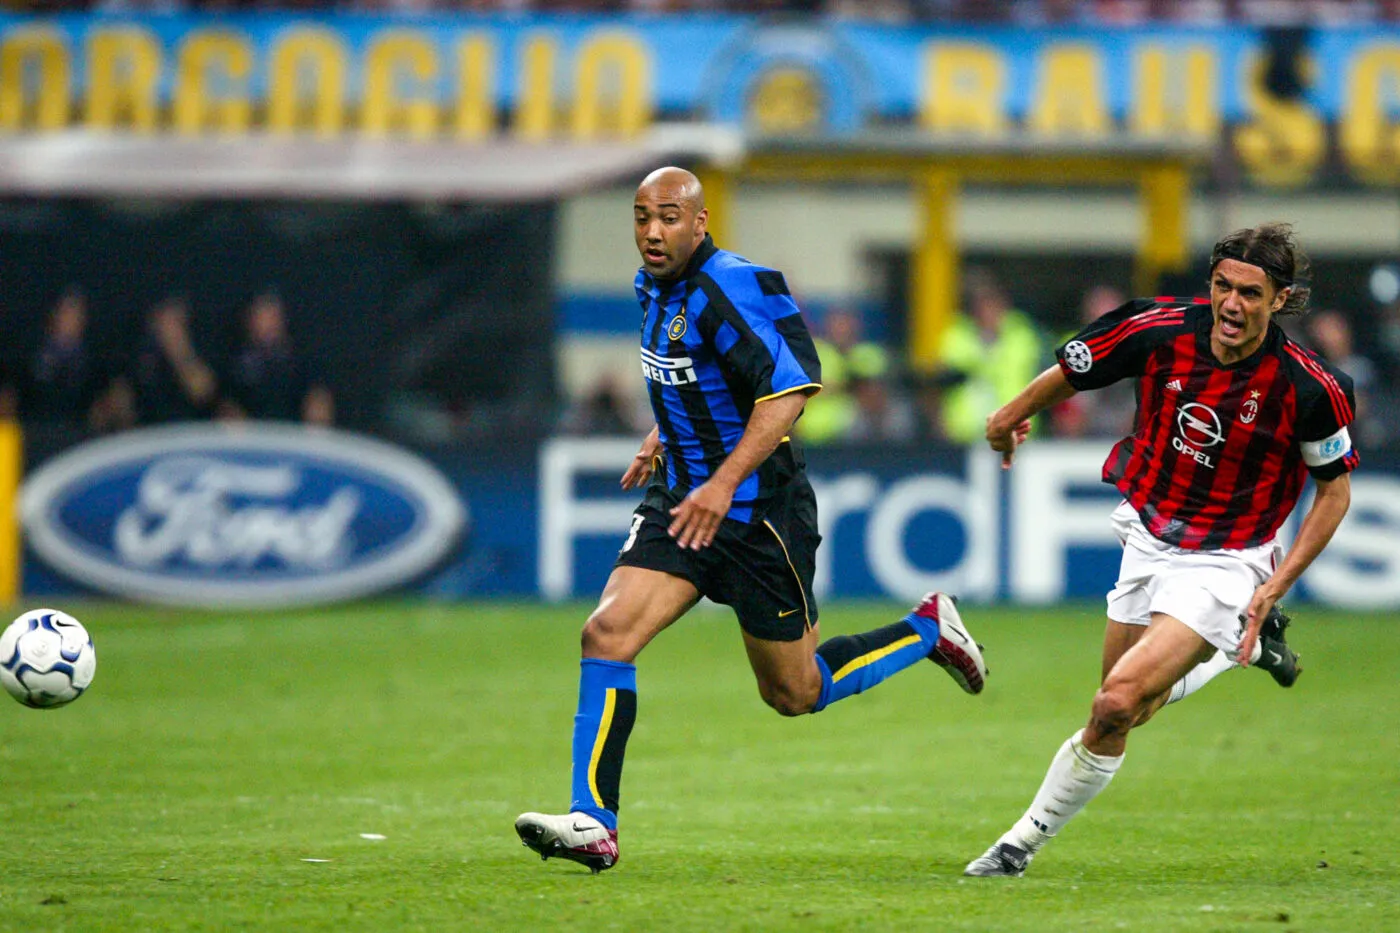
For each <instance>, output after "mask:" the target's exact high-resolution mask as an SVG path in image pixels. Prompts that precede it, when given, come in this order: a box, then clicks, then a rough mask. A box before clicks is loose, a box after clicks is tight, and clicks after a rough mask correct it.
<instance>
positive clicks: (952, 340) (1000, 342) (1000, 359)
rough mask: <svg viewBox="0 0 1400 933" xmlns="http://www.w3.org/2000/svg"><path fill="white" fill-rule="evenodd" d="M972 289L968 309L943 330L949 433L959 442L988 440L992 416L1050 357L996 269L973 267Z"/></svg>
mask: <svg viewBox="0 0 1400 933" xmlns="http://www.w3.org/2000/svg"><path fill="white" fill-rule="evenodd" d="M966 294H967V311H966V312H964V313H962V314H959V315H957V317H955V318H954V319H953V322H952V324H951V325H950V326H949V327H948V331H947V333H945V334H944V335H943V344H942V349H941V350H940V352H939V358H938V368H937V371H936V372H935V380H936V382H937V384H938V385H940V386H941V387H942V390H943V408H942V421H943V434H944V435H945V436H946V437H947V438H948V439H949V440H951V441H953V442H954V443H957V444H973V443H977V442H979V441H981V440H982V437H983V432H984V431H985V429H986V421H987V415H989V414H991V413H992V412H993V411H994V410H996V409H997V408H998V407H1000V406H1001V405H1004V404H1005V403H1006V402H1009V401H1010V400H1011V399H1012V398H1013V397H1014V396H1015V395H1016V393H1017V392H1019V391H1021V388H1022V387H1023V386H1024V385H1025V384H1026V383H1028V382H1030V381H1031V379H1033V378H1035V375H1036V373H1037V372H1038V370H1039V367H1040V364H1041V361H1042V358H1043V356H1044V347H1043V345H1042V343H1041V339H1040V335H1039V334H1038V333H1037V331H1036V328H1035V325H1034V324H1033V323H1032V322H1031V319H1030V318H1029V317H1027V316H1026V315H1025V314H1023V313H1021V312H1020V311H1017V310H1016V309H1015V308H1013V307H1011V301H1010V299H1009V298H1008V297H1007V294H1006V290H1005V289H1004V288H1002V286H1001V283H1000V282H998V281H997V279H996V278H995V277H994V276H993V275H992V274H991V273H990V272H988V271H987V270H985V269H972V270H970V271H969V272H968V274H967V289H966Z"/></svg>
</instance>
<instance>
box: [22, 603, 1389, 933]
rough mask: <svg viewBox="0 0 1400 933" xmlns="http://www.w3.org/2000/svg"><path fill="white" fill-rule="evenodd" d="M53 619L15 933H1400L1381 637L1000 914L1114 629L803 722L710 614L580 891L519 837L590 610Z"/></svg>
mask: <svg viewBox="0 0 1400 933" xmlns="http://www.w3.org/2000/svg"><path fill="white" fill-rule="evenodd" d="M68 608H70V610H71V611H73V612H75V614H76V615H77V616H78V617H79V618H80V619H81V620H82V621H83V622H84V623H85V624H87V626H88V628H89V630H90V631H91V632H92V633H93V637H94V639H95V642H96V644H97V649H98V658H99V665H98V671H97V679H96V682H95V683H94V686H93V689H92V690H91V691H90V692H89V694H88V695H86V696H84V697H83V698H81V699H80V700H79V701H77V703H75V704H74V705H72V706H70V707H68V708H65V709H62V710H57V711H51V712H43V711H34V710H27V709H24V708H23V707H21V706H19V705H18V704H10V703H9V702H8V701H6V702H5V703H4V705H3V706H0V834H2V838H3V843H0V852H3V856H0V866H3V867H0V929H17V930H18V929H24V930H61V929H70V930H83V931H90V930H133V929H172V928H173V929H237V928H270V927H274V926H275V927H281V928H292V929H328V930H329V929H334V930H390V929H393V930H400V929H404V930H407V929H434V930H437V929H465V928H469V927H471V928H480V929H520V928H528V927H549V928H562V929H569V928H576V929H581V930H583V929H586V930H599V929H616V930H649V929H661V928H664V929H667V930H728V929H734V930H739V929H748V930H765V931H767V930H786V929H793V930H796V929H801V930H804V931H807V930H817V929H897V930H907V929H938V930H991V929H995V930H998V931H1017V930H1026V931H1031V930H1033V931H1053V930H1075V931H1080V930H1086V929H1103V930H1114V929H1124V930H1133V931H1183V930H1300V931H1323V930H1336V931H1356V930H1367V931H1378V930H1393V929H1400V895H1397V891H1400V886H1397V883H1396V878H1397V877H1400V854H1397V850H1396V847H1395V845H1394V841H1395V839H1396V838H1397V837H1398V836H1400V815H1397V801H1398V800H1400V779H1398V778H1397V773H1398V769H1400V743H1398V742H1397V738H1396V731H1395V721H1396V718H1397V713H1400V678H1397V676H1396V659H1397V658H1400V626H1397V624H1396V623H1397V622H1400V618H1397V617H1396V616H1394V615H1384V616H1382V615H1369V616H1366V615H1361V616H1356V615H1348V614H1343V613H1338V612H1334V611H1327V612H1323V611H1321V610H1317V609H1313V608H1307V607H1302V606H1299V607H1298V610H1299V611H1298V612H1297V613H1296V618H1297V622H1296V623H1295V625H1294V628H1293V629H1292V630H1291V632H1290V635H1292V638H1293V641H1294V642H1295V643H1296V644H1297V646H1298V647H1299V648H1300V650H1302V651H1303V653H1304V662H1305V666H1306V669H1307V672H1306V674H1304V676H1303V678H1302V680H1301V681H1300V682H1299V684H1298V686H1297V687H1295V688H1294V689H1293V690H1290V691H1284V690H1280V689H1279V688H1277V687H1275V686H1274V684H1273V682H1272V681H1271V680H1269V678H1268V677H1267V676H1266V675H1265V674H1263V673H1262V672H1257V671H1243V672H1241V671H1235V672H1231V673H1229V674H1226V675H1225V676H1223V677H1222V678H1220V679H1219V680H1217V681H1216V682H1214V683H1212V684H1211V685H1210V686H1209V687H1208V688H1206V689H1205V690H1204V691H1202V692H1201V693H1199V694H1197V695H1195V696H1193V697H1191V698H1190V699H1189V700H1188V701H1186V702H1185V703H1183V704H1180V705H1177V706H1174V707H1171V708H1169V709H1167V710H1166V711H1164V712H1163V713H1162V714H1161V715H1160V716H1159V718H1158V719H1157V720H1156V721H1155V722H1153V723H1152V724H1150V725H1148V726H1147V727H1145V728H1144V729H1143V730H1141V731H1140V732H1138V733H1136V734H1135V735H1134V737H1133V739H1132V740H1131V742H1130V743H1129V753H1128V757H1127V760H1126V762H1125V764H1124V767H1123V770H1122V771H1121V772H1120V774H1119V776H1118V778H1117V779H1116V780H1115V781H1114V783H1113V785H1112V786H1110V788H1109V789H1108V790H1107V791H1106V792H1105V793H1104V795H1103V796H1101V797H1100V798H1099V799H1098V800H1097V801H1095V802H1094V803H1093V804H1092V805H1091V806H1090V807H1089V808H1088V809H1087V810H1086V811H1085V813H1084V814H1082V815H1081V816H1080V817H1079V818H1078V819H1077V820H1076V821H1075V822H1074V823H1072V824H1071V825H1070V826H1069V827H1068V828H1067V829H1066V830H1065V832H1064V833H1063V834H1062V836H1061V838H1060V839H1058V840H1056V842H1054V843H1053V844H1052V845H1051V846H1050V847H1049V848H1047V849H1046V850H1045V852H1044V853H1043V854H1042V855H1041V856H1040V857H1039V858H1038V859H1037V861H1036V863H1035V864H1034V865H1033V866H1032V868H1031V871H1030V873H1029V874H1028V875H1027V876H1026V877H1025V878H1023V879H1019V880H1007V879H993V880H981V879H964V878H962V877H961V871H962V867H963V865H964V864H965V863H966V862H967V861H968V860H969V859H971V858H972V857H974V856H976V855H979V854H981V852H982V851H983V850H984V849H985V848H986V847H987V846H988V845H990V844H991V842H992V841H993V840H994V839H995V838H996V837H997V836H998V835H999V834H1000V832H1001V831H1002V830H1003V829H1004V828H1006V827H1007V826H1008V825H1009V824H1010V823H1011V822H1012V821H1013V820H1014V819H1015V818H1016V817H1017V816H1018V815H1019V814H1020V813H1021V811H1022V810H1023V809H1024V807H1025V805H1026V804H1027V803H1028V802H1029V800H1030V797H1031V795H1032V794H1033V793H1034V792H1035V789H1036V787H1037V786H1038V785H1039V782H1040V779H1041V777H1042V775H1043V774H1044V771H1045V768H1046V766H1047V764H1048V763H1049V761H1050V758H1051V756H1052V755H1053V754H1054V752H1055V749H1056V748H1057V747H1058V746H1059V745H1060V743H1061V742H1062V741H1063V740H1064V738H1065V737H1066V736H1067V735H1069V734H1070V733H1071V732H1072V731H1073V730H1074V729H1076V728H1077V727H1078V726H1080V725H1081V724H1082V722H1083V720H1084V719H1085V716H1086V714H1087V710H1088V703H1089V699H1090V697H1091V695H1092V693H1093V689H1094V685H1095V682H1096V680H1097V676H1098V653H1099V640H1100V637H1101V632H1102V621H1101V616H1100V614H1099V613H1100V609H1099V607H1098V606H1096V605H1095V606H1084V607H1078V608H1070V609H1063V610H1058V611H1027V610H1010V609H1004V608H1001V609H991V608H986V609H977V608H969V609H967V610H966V618H967V621H968V624H969V626H970V628H971V629H972V631H973V632H974V634H975V635H976V636H977V637H978V638H979V639H981V640H982V641H984V642H985V643H986V644H987V646H988V663H989V664H990V665H991V669H992V673H991V677H990V680H989V686H988V688H987V692H986V693H984V694H983V695H982V696H980V697H969V696H966V695H964V694H963V693H961V692H960V691H959V690H958V689H957V687H956V686H955V685H954V684H953V683H952V681H951V680H950V679H949V678H948V677H947V676H946V675H945V674H944V673H942V672H941V671H940V670H938V668H936V667H935V666H934V665H932V664H928V665H920V666H919V667H916V668H915V669H913V670H912V671H908V672H906V673H904V674H902V675H901V676H900V677H898V678H896V679H895V680H894V681H892V682H890V683H887V684H885V685H884V686H882V687H881V688H880V689H879V690H876V691H875V692H873V693H871V694H869V695H867V696H862V697H856V698H854V699H852V700H849V701H846V702H843V703H841V704H838V705H837V706H834V707H832V708H831V709H830V710H828V711H826V712H824V713H823V714H821V715H820V716H810V717H801V718H798V719H795V720H783V719H781V718H780V717H778V716H777V715H775V714H773V713H772V712H771V711H769V710H768V709H767V708H766V707H764V706H763V705H762V703H761V702H760V701H759V699H758V696H757V693H756V691H755V689H754V686H753V682H752V676H751V674H750V673H749V671H748V668H747V664H746V662H745V660H744V653H743V649H742V646H741V643H740V640H739V636H738V631H737V627H736V625H735V624H734V623H733V621H732V618H731V617H730V616H729V614H728V613H727V612H724V611H714V612H705V611H700V612H697V613H694V614H692V615H691V616H690V617H689V618H687V619H686V620H684V621H683V622H682V623H681V624H679V625H677V626H676V627H674V628H673V629H672V630H671V631H669V632H666V633H665V634H663V635H662V636H661V637H660V638H659V639H657V641H656V642H655V643H654V644H653V645H652V646H651V647H650V648H649V649H648V650H647V652H646V654H645V655H644V656H643V658H642V659H641V660H642V664H641V666H640V671H639V678H638V679H639V715H638V722H637V726H636V729H635V731H634V733H633V736H632V741H631V744H630V746H629V748H628V765H627V771H626V774H625V777H624V779H623V785H622V797H623V813H622V836H621V843H622V861H621V862H620V864H619V866H618V867H617V868H615V869H614V870H612V871H610V872H606V873H604V874H602V875H599V876H596V877H594V876H591V875H589V874H588V872H587V871H586V870H585V869H583V868H581V867H580V866H577V865H574V864H571V863H568V862H564V861H558V860H556V861H551V862H548V863H541V862H540V861H539V860H538V858H537V857H536V856H534V854H533V853H530V852H529V851H527V850H525V849H523V848H522V847H521V846H520V845H519V843H518V841H517V840H516V838H515V834H514V832H513V831H512V829H511V821H512V820H513V818H514V817H515V815H516V814H517V813H518V812H520V811H522V810H531V809H539V810H545V811H547V812H549V811H556V810H558V809H559V808H561V807H563V806H565V805H566V802H567V788H568V769H569V760H568V743H569V729H570V724H571V721H572V716H573V712H574V702H575V693H576V674H577V629H578V626H579V624H580V622H581V620H582V618H583V615H584V613H585V611H586V610H585V608H583V607H577V606H575V607H568V608H541V607H535V606H524V605H518V606H517V605H477V606H460V607H457V606H454V607H445V606H436V605H426V604H417V603H415V604H394V603H386V604H376V605H368V606H357V607H352V608H343V609H334V610H326V611H318V612H298V613H287V614H282V615H275V614H267V615H247V614H242V615H233V614H225V615H201V614H196V613H175V612H171V611H168V610H149V609H136V608H130V607H113V606H108V605H88V606H75V607H68ZM898 612H899V609H898V607H895V606H892V605H845V606H841V605H836V606H832V607H830V608H828V609H827V611H826V613H825V618H824V628H825V630H826V632H827V634H834V633H835V632H838V631H857V630H861V629H866V628H870V627H873V626H875V625H877V624H881V623H884V622H886V621H888V620H890V619H891V618H893V617H895V616H897V614H898ZM361 833H378V834H382V835H384V836H385V837H387V838H385V839H384V840H382V841H376V840H367V839H364V838H362V837H361V835H360V834H361ZM305 859H327V860H329V861H326V862H308V861H304V860H305Z"/></svg>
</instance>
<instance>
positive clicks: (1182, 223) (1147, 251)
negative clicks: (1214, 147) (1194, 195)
mask: <svg viewBox="0 0 1400 933" xmlns="http://www.w3.org/2000/svg"><path fill="white" fill-rule="evenodd" d="M1141 188H1142V224H1143V227H1142V241H1141V242H1140V243H1139V244H1138V256H1137V263H1136V265H1135V268H1134V269H1133V291H1134V293H1135V294H1138V295H1150V294H1153V293H1154V292H1156V291H1157V280H1158V278H1159V277H1160V276H1161V274H1162V273H1163V272H1168V271H1172V272H1176V271H1180V270H1182V269H1185V268H1186V265H1187V263H1188V262H1189V261H1190V259H1191V257H1190V255H1189V253H1190V237H1189V234H1188V231H1187V229H1186V228H1187V219H1186V212H1187V204H1188V203H1189V202H1190V199H1191V178H1190V174H1189V172H1188V170H1187V168H1186V166H1184V165H1181V164H1173V163H1166V164H1161V165H1153V166H1150V167H1148V168H1145V169H1144V170H1143V172H1142V182H1141Z"/></svg>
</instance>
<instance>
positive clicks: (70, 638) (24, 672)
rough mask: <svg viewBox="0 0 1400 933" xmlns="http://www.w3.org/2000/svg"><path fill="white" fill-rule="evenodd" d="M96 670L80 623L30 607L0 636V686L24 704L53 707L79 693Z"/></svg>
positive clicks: (89, 641) (90, 648)
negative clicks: (30, 609) (28, 610)
mask: <svg viewBox="0 0 1400 933" xmlns="http://www.w3.org/2000/svg"><path fill="white" fill-rule="evenodd" d="M96 671H97V651H96V650H95V649H94V648H93V647H92V639H91V638H89V637H88V633H87V629H85V628H83V626H82V623H80V622H79V621H78V620H77V619H75V618H73V617H72V616H70V615H67V614H66V613H62V612H58V611H56V610H53V609H34V610H32V611H30V612H26V613H25V614H24V615H22V616H20V617H19V618H18V619H15V620H14V621H13V622H11V623H10V627H9V628H7V629H5V633H4V634H3V635H0V684H4V685H5V689H6V690H8V691H10V696H12V697H14V698H15V699H16V700H19V701H20V702H21V703H23V704H24V705H25V706H32V707H34V708H35V709H53V708H54V707H56V706H62V705H63V704H65V703H71V702H73V701H74V700H76V699H77V698H78V697H80V696H82V695H83V691H84V690H86V689H87V688H88V685H89V684H91V683H92V675H93V674H94V673H95V672H96Z"/></svg>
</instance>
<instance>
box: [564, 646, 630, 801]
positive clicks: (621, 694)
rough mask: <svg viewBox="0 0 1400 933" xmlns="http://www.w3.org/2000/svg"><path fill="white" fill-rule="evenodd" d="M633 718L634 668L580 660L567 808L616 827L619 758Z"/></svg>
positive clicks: (620, 773) (618, 662)
mask: <svg viewBox="0 0 1400 933" xmlns="http://www.w3.org/2000/svg"><path fill="white" fill-rule="evenodd" d="M636 720H637V668H636V667H635V666H634V665H631V664H627V663H625V662H623V661H601V660H598V659H596V658H584V659H583V661H582V663H581V665H580V671H579V680H578V713H577V714H576V715H575V716H574V769H573V787H572V792H573V802H572V803H571V804H570V806H569V810H570V812H577V813H587V814H588V815H589V816H591V817H593V818H594V819H596V820H598V822H600V823H602V824H603V825H604V826H606V827H608V829H617V798H618V793H619V792H620V790H621V787H622V757H623V754H624V753H625V752H626V751H627V737H628V736H629V735H631V734H632V724H633V723H634V722H636Z"/></svg>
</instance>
